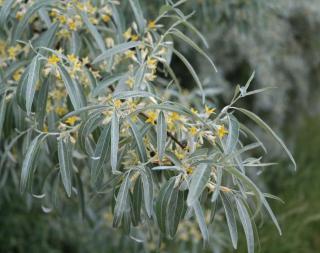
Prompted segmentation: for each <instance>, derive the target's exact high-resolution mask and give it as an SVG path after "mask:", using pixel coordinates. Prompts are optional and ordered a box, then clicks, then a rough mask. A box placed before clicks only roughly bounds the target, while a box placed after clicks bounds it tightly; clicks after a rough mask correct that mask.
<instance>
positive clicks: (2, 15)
mask: <svg viewBox="0 0 320 253" xmlns="http://www.w3.org/2000/svg"><path fill="white" fill-rule="evenodd" d="M13 4H14V1H13V0H5V1H4V3H3V4H2V6H1V10H0V26H1V27H4V26H5V23H6V21H7V18H8V16H9V15H10V13H11V7H12V5H13Z"/></svg>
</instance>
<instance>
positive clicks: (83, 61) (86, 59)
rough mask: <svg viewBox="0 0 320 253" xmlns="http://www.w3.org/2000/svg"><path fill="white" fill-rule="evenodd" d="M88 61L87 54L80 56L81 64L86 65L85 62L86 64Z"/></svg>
mask: <svg viewBox="0 0 320 253" xmlns="http://www.w3.org/2000/svg"><path fill="white" fill-rule="evenodd" d="M88 63H89V57H88V56H86V57H84V58H82V64H83V65H86V64H88Z"/></svg>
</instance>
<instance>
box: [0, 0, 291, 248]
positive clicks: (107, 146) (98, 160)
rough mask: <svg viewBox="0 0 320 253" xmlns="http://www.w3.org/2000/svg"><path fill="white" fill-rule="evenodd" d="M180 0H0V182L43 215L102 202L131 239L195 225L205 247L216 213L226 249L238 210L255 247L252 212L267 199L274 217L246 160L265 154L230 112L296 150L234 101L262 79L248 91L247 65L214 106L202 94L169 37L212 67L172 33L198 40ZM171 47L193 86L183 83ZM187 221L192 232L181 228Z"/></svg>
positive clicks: (166, 235)
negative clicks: (147, 10)
mask: <svg viewBox="0 0 320 253" xmlns="http://www.w3.org/2000/svg"><path fill="white" fill-rule="evenodd" d="M183 2H184V1H179V2H177V3H173V2H171V1H166V4H165V5H163V6H162V7H161V9H160V10H159V15H158V16H157V17H156V18H155V19H154V20H148V21H147V20H146V19H145V18H144V16H143V15H144V13H143V11H142V9H141V7H140V4H139V2H138V1H137V0H129V1H128V2H125V3H122V2H121V4H120V2H118V1H91V2H89V1H84V2H78V1H57V2H56V1H27V2H26V3H21V2H20V1H10V0H8V1H3V3H2V7H1V11H0V25H1V27H2V29H1V41H0V49H1V50H0V54H1V59H2V60H1V72H0V79H1V87H0V96H1V97H0V98H1V100H0V101H1V102H0V138H1V144H0V154H1V156H0V157H1V160H0V169H1V186H2V188H3V189H6V187H8V186H7V185H10V184H12V183H13V184H14V185H15V186H16V187H19V188H20V192H21V193H23V194H25V195H26V197H30V196H32V197H33V198H36V199H39V200H40V201H41V205H42V209H43V210H44V212H51V211H53V210H54V209H66V208H67V205H68V203H73V202H74V201H78V203H79V207H80V209H81V212H82V215H83V217H84V218H85V219H89V220H90V219H91V220H93V221H94V218H92V217H93V216H94V215H93V213H95V212H97V213H104V214H105V217H107V220H109V219H110V217H111V219H112V224H113V226H114V227H120V228H121V229H122V233H124V234H127V235H128V236H130V237H131V238H133V239H135V240H137V241H139V242H150V241H151V242H153V243H154V241H155V240H156V239H155V238H157V237H159V238H160V239H161V241H166V239H171V238H173V237H174V236H175V234H176V232H177V229H178V226H179V224H180V223H181V226H180V230H181V231H182V232H181V231H180V232H181V233H182V234H181V233H180V236H181V238H186V236H188V233H191V232H190V231H195V232H192V233H191V236H192V237H191V238H192V239H194V240H197V238H198V239H199V238H202V239H203V241H204V242H205V243H206V244H208V245H209V246H210V247H214V246H213V245H212V244H213V243H212V241H211V240H209V238H210V236H211V237H212V236H214V235H212V234H209V232H208V231H209V230H208V226H209V227H210V226H212V225H211V223H212V222H213V221H214V217H215V214H216V212H217V210H220V211H221V212H222V213H224V215H225V217H226V224H227V226H228V228H229V232H230V237H231V242H232V245H233V247H234V248H236V247H237V240H238V232H237V220H239V221H240V223H241V224H242V226H243V229H244V233H245V236H246V239H247V245H248V251H249V252H253V251H254V237H255V236H254V233H255V229H256V228H255V222H254V219H253V218H254V217H256V216H257V214H259V213H263V212H262V210H263V209H264V210H266V211H267V213H268V214H269V217H270V218H271V220H272V221H273V222H274V223H275V225H276V226H277V228H278V230H279V232H280V228H279V225H278V223H277V221H276V218H275V216H274V214H273V212H272V210H271V208H270V207H269V204H268V202H267V200H266V199H267V198H269V197H273V196H272V195H269V194H266V193H263V192H261V191H260V190H259V188H258V187H257V185H256V184H255V183H254V181H253V180H252V179H250V178H249V177H248V176H247V169H248V168H250V169H251V168H252V167H253V168H261V167H265V166H269V165H272V163H266V162H263V161H262V155H261V154H260V153H261V152H260V149H261V150H265V147H264V145H263V143H262V142H261V141H260V140H259V139H258V138H257V137H256V135H255V134H254V133H253V132H252V131H251V130H250V129H249V128H248V127H246V126H245V125H244V124H242V123H241V122H239V121H238V119H237V115H238V114H243V115H245V116H247V117H248V118H250V119H251V120H253V121H254V122H255V123H257V124H258V125H259V126H260V127H261V128H262V129H264V130H265V131H266V132H268V133H269V134H270V135H271V136H272V137H273V138H274V139H275V140H276V141H277V142H278V143H279V144H281V146H282V147H283V148H284V150H285V151H286V153H287V154H288V155H289V157H290V159H291V160H292V161H293V163H294V160H293V158H292V156H291V154H290V152H289V151H288V149H287V148H286V147H285V145H284V143H283V142H282V141H281V140H280V139H279V137H278V136H277V135H276V134H275V133H274V132H273V131H272V130H271V128H270V127H269V126H267V125H266V124H265V123H264V122H263V121H262V120H261V119H260V118H259V117H258V116H257V115H255V114H254V113H252V112H250V111H249V110H246V109H243V108H239V107H237V105H236V103H237V102H238V101H239V100H240V99H242V98H243V97H246V96H250V95H254V94H256V93H259V92H261V91H263V90H264V89H259V90H253V91H252V90H250V91H249V86H250V83H251V81H252V79H253V75H252V76H251V78H250V79H249V80H248V82H247V83H246V84H245V85H243V86H241V87H240V86H238V87H237V88H236V91H235V93H234V97H233V99H232V101H231V102H230V104H229V105H227V106H225V107H224V108H222V110H221V111H218V110H217V109H216V108H215V104H214V103H213V102H211V100H210V99H206V94H208V93H209V90H208V89H210V86H206V87H205V88H204V87H203V85H202V82H201V80H200V78H199V77H198V75H197V73H196V71H195V69H194V68H193V66H192V65H191V64H190V62H189V61H188V60H187V58H186V57H185V56H184V55H183V54H182V53H181V52H179V51H178V50H177V49H176V48H175V44H174V42H175V41H176V40H181V41H183V42H184V43H186V44H187V45H188V46H189V47H190V48H192V49H193V50H195V51H196V52H197V53H198V54H200V55H202V56H203V60H206V61H207V62H208V64H209V65H211V66H212V72H214V70H215V66H214V64H213V62H212V61H211V59H210V58H209V57H208V55H207V54H206V53H205V51H204V50H203V49H202V48H201V46H199V45H198V44H197V43H195V42H194V40H193V39H192V38H190V37H188V36H186V35H185V33H184V32H182V31H181V30H180V28H181V27H185V28H186V29H188V30H190V31H191V32H193V33H194V35H195V36H198V37H199V38H200V40H201V41H202V42H203V44H204V45H206V42H205V39H204V37H203V35H201V33H200V32H199V31H198V30H197V29H196V28H195V27H194V26H193V25H192V24H191V23H190V22H189V18H190V17H191V16H192V15H186V14H184V13H182V12H181V10H179V6H180V5H181V4H182V3H183ZM132 14H133V15H132ZM173 55H175V57H177V58H179V59H180V61H181V62H182V63H183V64H184V65H185V66H186V68H187V69H188V71H189V72H190V74H191V76H192V78H193V79H194V81H195V83H196V84H197V86H198V88H197V89H193V90H191V91H190V92H188V93H186V92H185V91H184V90H183V88H182V87H181V85H180V83H179V78H178V77H177V76H176V75H175V72H174V70H173V69H172V65H171V59H172V56H173ZM252 150H256V153H257V154H258V156H257V157H252V156H251V154H252V153H251V151H252ZM294 165H295V163H294ZM18 174H20V180H18V179H17V178H19V176H18ZM18 185H19V186H18ZM61 189H64V191H62V190H61ZM101 196H103V200H101ZM97 200H98V201H97ZM99 200H100V201H99ZM67 215H72V214H70V213H68V214H67ZM67 215H66V216H67ZM193 224H198V226H199V229H200V232H201V235H200V234H199V233H197V230H196V229H194V228H192V230H188V226H189V227H190V226H191V227H192V226H193ZM183 231H184V232H183ZM210 231H212V230H210ZM280 233H281V232H280ZM181 240H182V239H181Z"/></svg>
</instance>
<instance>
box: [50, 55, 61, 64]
mask: <svg viewBox="0 0 320 253" xmlns="http://www.w3.org/2000/svg"><path fill="white" fill-rule="evenodd" d="M59 61H60V58H59V57H58V56H56V55H55V54H53V55H51V56H50V57H49V58H48V63H49V64H51V65H54V66H55V65H57V63H58V62H59Z"/></svg>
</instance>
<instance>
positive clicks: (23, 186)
mask: <svg viewBox="0 0 320 253" xmlns="http://www.w3.org/2000/svg"><path fill="white" fill-rule="evenodd" d="M44 138H45V135H43V134H40V135H38V136H37V137H36V138H34V139H33V141H32V142H31V143H30V145H29V147H28V150H27V153H26V155H25V157H24V160H23V163H22V171H21V179H20V192H21V193H24V192H25V191H26V190H27V188H28V187H29V186H30V184H31V180H32V176H33V173H34V170H35V165H36V163H35V162H36V159H37V156H38V151H39V148H40V143H41V142H42V141H43V139H44Z"/></svg>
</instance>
